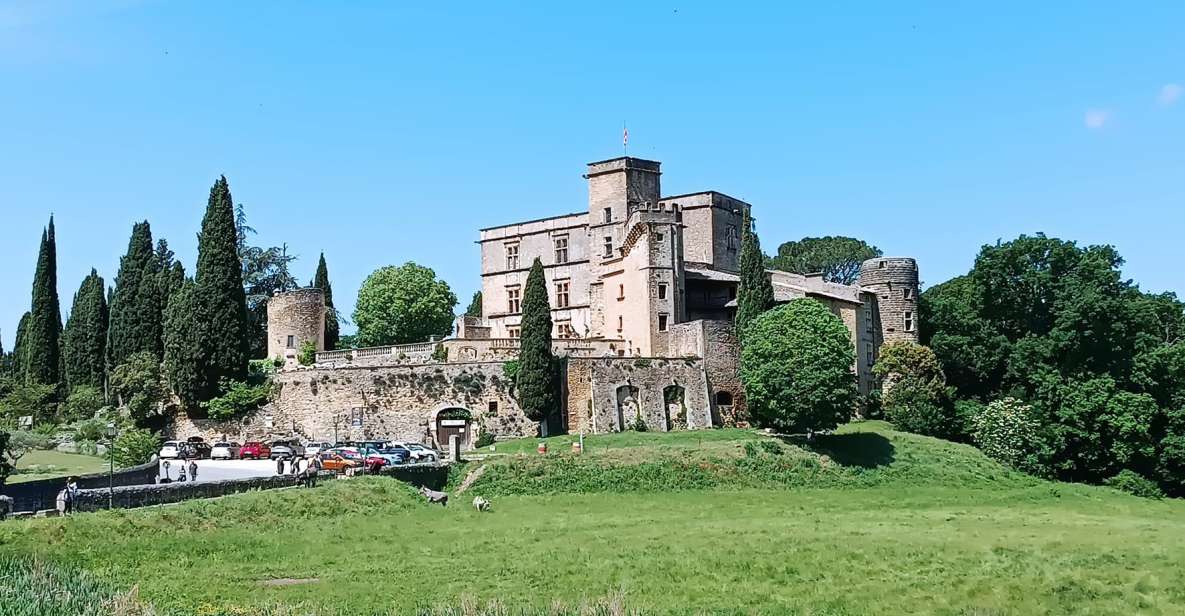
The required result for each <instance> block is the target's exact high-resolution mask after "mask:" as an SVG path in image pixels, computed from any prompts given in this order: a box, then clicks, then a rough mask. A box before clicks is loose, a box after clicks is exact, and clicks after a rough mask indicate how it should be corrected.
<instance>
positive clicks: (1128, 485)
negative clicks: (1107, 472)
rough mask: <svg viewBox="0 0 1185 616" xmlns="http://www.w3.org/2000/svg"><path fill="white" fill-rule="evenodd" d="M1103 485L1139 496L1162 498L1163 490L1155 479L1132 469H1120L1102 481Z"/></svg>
mask: <svg viewBox="0 0 1185 616" xmlns="http://www.w3.org/2000/svg"><path fill="white" fill-rule="evenodd" d="M1103 485H1106V486H1109V487H1112V488H1115V489H1116V490H1122V491H1124V492H1127V493H1128V494H1131V495H1133V496H1139V497H1141V498H1164V492H1162V491H1161V490H1160V487H1159V486H1157V485H1156V482H1155V481H1152V480H1151V479H1148V478H1147V477H1144V476H1143V475H1140V474H1139V473H1137V472H1135V471H1133V470H1128V469H1124V470H1121V471H1119V474H1118V475H1115V476H1114V477H1111V478H1109V479H1107V480H1106V481H1104V482H1103Z"/></svg>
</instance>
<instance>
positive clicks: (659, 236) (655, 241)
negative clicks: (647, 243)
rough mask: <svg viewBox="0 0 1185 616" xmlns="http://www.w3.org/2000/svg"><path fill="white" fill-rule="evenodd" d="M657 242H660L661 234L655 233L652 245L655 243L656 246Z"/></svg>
mask: <svg viewBox="0 0 1185 616" xmlns="http://www.w3.org/2000/svg"><path fill="white" fill-rule="evenodd" d="M659 242H662V234H661V233H655V234H654V243H656V244H657V243H659Z"/></svg>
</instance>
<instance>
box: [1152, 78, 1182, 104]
mask: <svg viewBox="0 0 1185 616" xmlns="http://www.w3.org/2000/svg"><path fill="white" fill-rule="evenodd" d="M1182 92H1185V88H1182V87H1181V85H1180V84H1176V83H1166V84H1164V87H1163V88H1161V89H1160V96H1157V97H1156V100H1157V102H1159V103H1160V104H1161V105H1172V104H1173V103H1175V102H1177V99H1179V98H1181V93H1182Z"/></svg>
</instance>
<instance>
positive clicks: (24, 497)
mask: <svg viewBox="0 0 1185 616" xmlns="http://www.w3.org/2000/svg"><path fill="white" fill-rule="evenodd" d="M157 473H158V466H157V462H156V461H155V460H154V461H152V462H149V463H147V464H141V465H140V466H133V467H130V468H124V469H120V470H117V471H115V475H114V476H113V477H112V478H111V479H112V480H113V482H114V484H115V485H116V486H130V485H139V484H154V483H156V476H157ZM107 482H108V477H107V473H93V474H90V475H79V476H78V487H79V488H81V489H84V490H85V489H99V488H104V489H105V488H106V487H107ZM65 487H66V477H54V478H52V479H39V480H37V481H26V482H23V483H11V484H6V485H4V486H2V487H0V494H3V495H5V496H10V497H12V500H13V507H14V508H13V512H14V513H19V512H24V511H40V510H43V509H53V508H54V506H55V505H56V501H57V497H58V492H61V491H62V488H65Z"/></svg>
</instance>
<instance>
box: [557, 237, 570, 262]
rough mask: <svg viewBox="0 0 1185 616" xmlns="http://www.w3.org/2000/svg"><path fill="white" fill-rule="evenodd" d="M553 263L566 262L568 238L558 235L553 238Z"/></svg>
mask: <svg viewBox="0 0 1185 616" xmlns="http://www.w3.org/2000/svg"><path fill="white" fill-rule="evenodd" d="M555 262H556V263H567V262H568V236H566V235H560V236H557V237H556V238H555Z"/></svg>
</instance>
